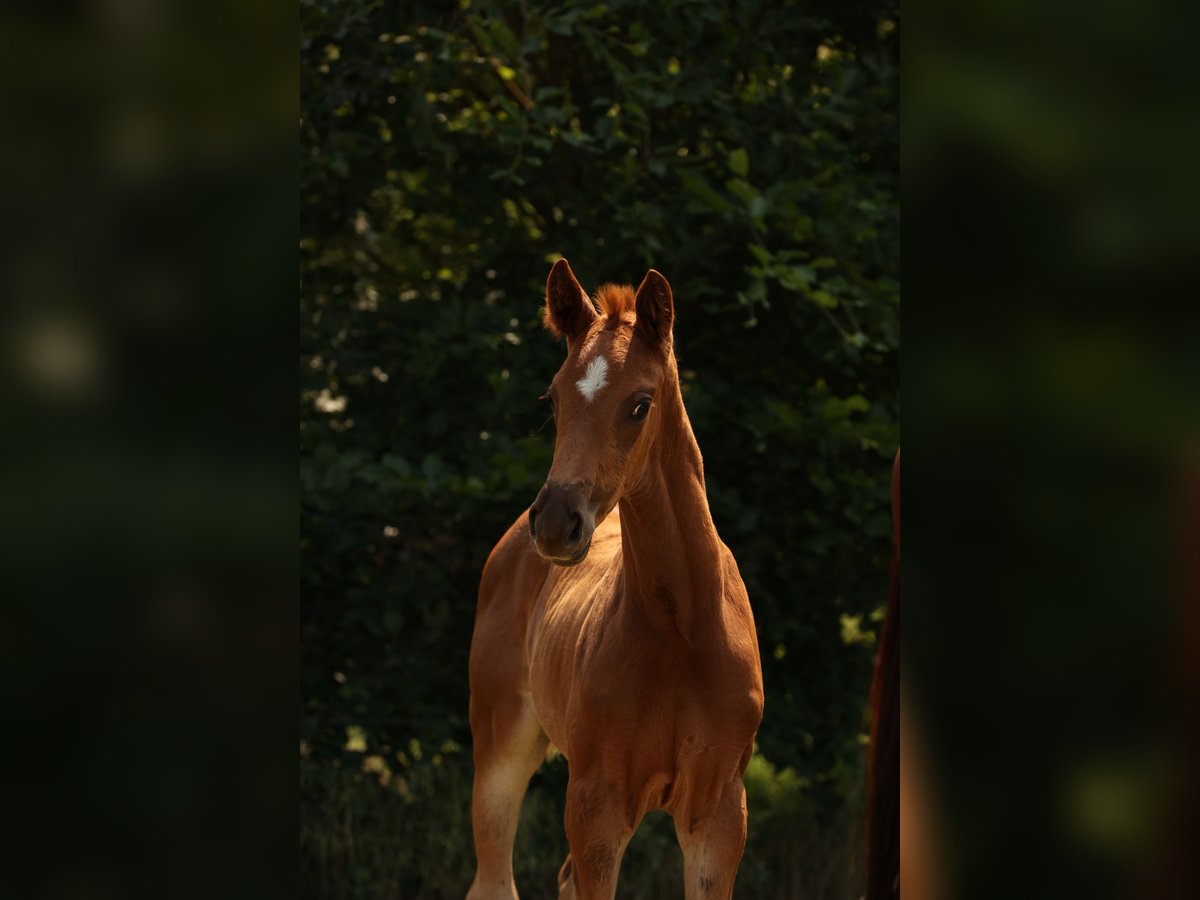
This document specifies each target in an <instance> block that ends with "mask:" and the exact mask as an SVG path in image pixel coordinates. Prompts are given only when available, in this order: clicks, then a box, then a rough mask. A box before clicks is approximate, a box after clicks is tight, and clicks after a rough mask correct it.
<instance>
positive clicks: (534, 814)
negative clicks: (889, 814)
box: [300, 748, 862, 900]
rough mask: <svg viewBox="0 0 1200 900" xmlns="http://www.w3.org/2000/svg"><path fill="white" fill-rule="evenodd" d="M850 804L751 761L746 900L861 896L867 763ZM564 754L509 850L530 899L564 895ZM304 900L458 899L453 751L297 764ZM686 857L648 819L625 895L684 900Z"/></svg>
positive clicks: (739, 889)
mask: <svg viewBox="0 0 1200 900" xmlns="http://www.w3.org/2000/svg"><path fill="white" fill-rule="evenodd" d="M838 781H839V785H838V791H839V794H838V795H839V796H841V797H843V798H844V801H845V802H844V807H843V808H842V809H839V810H834V811H833V812H828V811H826V812H825V813H824V814H823V815H822V814H819V813H818V811H817V809H816V807H815V804H814V801H813V792H812V790H811V786H810V785H809V783H808V782H807V781H806V780H804V779H802V778H800V777H798V776H797V775H796V774H795V772H793V771H792V770H790V769H782V770H776V769H775V768H774V767H773V766H772V765H771V764H770V763H769V762H768V761H767V760H766V759H764V758H763V757H762V756H760V755H757V754H756V755H755V757H754V758H753V759H752V760H751V763H750V767H749V768H748V769H747V772H746V791H747V802H748V804H749V809H750V835H749V839H748V841H747V846H746V854H745V856H744V858H743V860H742V865H741V868H740V869H739V872H738V880H737V886H736V889H735V892H734V896H735V897H737V898H756V900H764V898H767V900H769V898H781V900H782V898H787V900H792V898H796V900H834V898H836V900H846V898H853V897H858V896H859V895H860V894H861V893H862V890H861V872H860V871H859V870H858V866H857V865H856V862H857V860H858V859H859V858H860V857H861V852H859V851H858V848H859V841H860V838H861V834H860V830H859V828H858V810H859V808H860V807H861V800H862V772H861V765H860V766H858V767H857V768H856V770H855V771H854V772H847V773H843V774H842V775H841V776H840V777H839V779H838ZM566 783H567V767H566V762H565V761H564V760H562V759H559V760H556V761H554V762H552V763H549V764H547V765H546V766H543V767H542V769H541V770H540V771H539V772H538V773H537V774H536V775H535V776H534V778H533V781H532V783H531V784H530V788H529V792H528V793H527V794H526V797H525V804H524V806H523V808H522V810H521V825H520V829H519V831H518V834H517V844H516V847H515V849H514V853H513V858H514V868H515V871H516V879H517V887H518V889H519V890H520V892H521V896H522V898H524V900H544V898H554V897H556V896H557V891H556V884H555V881H556V876H557V873H558V868H559V866H560V865H561V864H562V861H563V859H564V857H565V856H566V854H567V841H566V837H565V835H564V834H563V825H562V817H563V797H564V795H565V791H566ZM300 793H301V828H300V850H301V884H302V890H301V896H302V898H305V900H308V898H321V900H443V898H445V900H449V898H461V897H463V896H464V895H465V894H466V891H467V887H468V886H469V885H470V883H471V878H472V876H473V875H474V870H475V854H474V849H473V847H472V844H471V824H470V823H471V819H470V809H471V766H470V758H469V754H468V753H466V752H465V751H461V750H458V749H457V748H450V750H449V752H445V753H440V754H434V755H432V756H430V757H428V758H421V756H420V749H419V748H417V752H416V753H410V754H397V756H396V759H394V760H392V761H391V762H388V761H386V760H384V759H383V758H382V757H380V756H364V755H363V754H358V753H348V754H347V755H346V756H345V757H343V758H342V759H340V760H336V761H332V762H328V761H326V762H318V761H317V760H314V759H309V758H302V759H301V769H300ZM682 869H683V864H682V858H681V856H680V853H679V847H678V845H677V844H676V842H675V831H674V827H673V823H672V822H671V819H670V818H669V817H668V816H667V815H666V814H664V813H661V812H656V813H651V814H650V815H648V816H647V817H646V819H645V821H644V822H643V823H642V826H641V828H640V829H639V830H638V833H637V834H636V835H635V836H634V839H633V841H632V842H631V843H630V845H629V849H628V851H627V852H626V854H625V859H624V861H623V862H622V865H621V878H620V887H619V889H618V891H617V896H618V897H619V898H622V900H658V898H664V897H682V896H683V887H682Z"/></svg>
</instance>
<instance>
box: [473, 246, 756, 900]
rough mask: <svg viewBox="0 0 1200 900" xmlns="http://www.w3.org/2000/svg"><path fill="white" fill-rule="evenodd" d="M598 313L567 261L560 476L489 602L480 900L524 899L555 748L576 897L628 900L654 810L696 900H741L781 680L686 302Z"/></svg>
mask: <svg viewBox="0 0 1200 900" xmlns="http://www.w3.org/2000/svg"><path fill="white" fill-rule="evenodd" d="M596 299H597V301H598V303H599V307H600V311H599V312H597V310H596V308H595V307H594V306H593V305H592V302H591V301H590V300H589V299H588V296H587V294H585V293H584V291H583V288H581V287H580V286H579V282H578V281H576V280H575V276H574V274H572V272H571V267H570V266H569V265H567V261H566V260H565V259H560V260H559V261H558V262H557V263H555V265H554V268H553V269H552V270H551V271H550V277H549V279H548V281H547V284H546V313H545V321H546V326H547V328H548V329H549V330H550V331H551V332H552V333H554V334H556V335H565V336H566V338H567V359H566V362H564V363H563V365H562V368H560V369H559V370H558V374H557V375H556V376H555V377H554V381H553V382H552V384H551V386H550V390H549V391H548V394H549V398H550V400H551V402H552V403H553V405H554V417H555V421H556V425H557V440H556V444H555V449H554V461H553V463H552V465H551V467H550V475H549V477H548V478H547V480H546V484H545V486H544V487H543V488H542V490H541V492H540V493H539V494H538V496H537V499H536V500H535V501H534V503H533V506H532V507H530V509H529V511H528V512H527V513H526V514H524V515H522V516H521V517H520V518H519V519H518V520H517V521H516V522H515V523H514V524H513V526H512V527H511V528H509V529H508V532H507V533H506V534H505V535H504V537H503V538H501V540H500V543H498V544H497V545H496V547H495V549H493V550H492V553H491V556H490V557H489V558H488V561H487V565H486V566H485V568H484V571H483V579H482V582H481V584H480V586H479V606H478V610H477V612H476V617H475V634H474V638H473V640H472V642H471V669H470V674H471V732H472V734H473V736H474V745H475V746H474V754H475V786H474V792H473V797H472V822H473V826H474V832H475V852H476V856H477V857H478V861H479V865H478V869H477V870H476V875H475V881H474V882H473V883H472V885H471V890H470V892H469V893H468V894H467V897H468V900H484V898H506V900H510V898H514V897H516V896H517V890H516V887H515V886H514V885H513V872H512V848H513V840H514V838H515V837H516V830H517V820H518V817H519V814H520V810H521V801H522V798H523V797H524V794H525V788H526V786H527V784H528V782H529V778H530V776H531V775H532V774H533V772H534V771H535V770H536V769H537V768H538V766H539V765H540V764H541V762H542V760H543V759H545V758H546V757H547V754H548V752H550V751H552V749H553V748H555V747H556V748H558V749H559V750H560V751H561V752H562V753H563V755H564V756H566V758H567V760H568V765H569V769H570V779H569V784H568V787H567V804H566V816H565V822H566V830H567V838H568V840H569V842H570V847H571V852H570V854H569V855H568V856H567V859H566V861H565V862H564V863H563V866H562V869H561V870H560V872H559V897H560V898H563V897H577V898H580V900H592V898H605V900H611V898H612V897H613V896H614V894H615V892H616V885H617V872H618V870H619V868H620V864H621V856H622V854H623V853H624V851H625V846H626V844H627V843H628V842H629V839H630V837H632V836H633V833H634V831H635V830H636V829H637V826H638V823H639V822H640V821H641V819H642V817H643V816H644V815H645V814H646V812H648V811H649V810H652V809H664V810H666V811H667V812H668V813H669V814H670V815H671V816H672V818H673V819H674V820H675V833H676V835H677V837H678V840H679V844H680V846H681V847H682V849H683V859H684V877H685V880H686V886H687V888H686V894H687V898H688V900H699V898H729V897H730V896H731V894H732V892H733V879H734V875H735V874H736V872H737V868H738V863H739V861H740V860H741V856H742V849H743V848H744V846H745V843H746V792H745V789H744V788H743V785H742V776H743V774H744V773H745V770H746V763H747V762H748V761H749V759H750V753H751V750H752V748H753V744H754V735H755V732H756V731H757V730H758V725H759V721H760V720H761V718H762V707H763V688H762V670H761V667H760V664H759V656H758V641H757V638H756V635H755V630H754V618H753V615H752V614H751V611H750V603H749V601H748V600H747V598H746V588H745V585H744V584H743V583H742V579H741V576H740V575H739V574H738V568H737V564H736V563H735V562H734V559H733V555H732V554H731V553H730V552H729V549H728V548H727V547H726V546H725V545H724V544H723V543H722V542H721V539H720V538H719V537H718V536H717V531H716V528H714V527H713V521H712V517H711V515H710V514H709V510H708V499H707V497H706V495H705V490H704V468H703V464H702V462H701V459H700V450H699V448H698V447H697V446H696V439H695V437H694V436H693V434H692V428H691V424H690V423H689V422H688V417H687V413H686V412H685V411H684V407H683V398H682V396H681V395H680V392H679V372H678V369H677V367H676V364H675V354H674V350H673V347H672V339H671V324H672V320H673V318H674V300H673V299H672V296H671V288H670V286H669V285H668V284H667V281H666V279H665V278H663V276H662V275H660V274H659V273H658V272H656V271H654V270H653V269H651V270H650V272H649V273H647V275H646V278H645V280H644V281H643V282H642V284H641V286H640V287H639V288H638V289H637V291H636V293H635V292H634V291H633V290H632V288H630V287H617V286H613V285H608V286H605V287H602V288H600V289H599V290H598V291H597V298H596Z"/></svg>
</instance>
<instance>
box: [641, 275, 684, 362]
mask: <svg viewBox="0 0 1200 900" xmlns="http://www.w3.org/2000/svg"><path fill="white" fill-rule="evenodd" d="M674 321H675V298H674V297H672V296H671V285H669V284H667V279H665V278H663V276H662V274H661V273H659V272H656V271H655V270H654V269H651V270H650V271H649V272H647V273H646V277H645V278H643V279H642V284H641V286H640V287H639V288H638V289H637V330H638V331H639V332H641V333H642V334H643V335H644V336H645V337H646V339H647V340H648V341H650V343H652V344H655V345H662V346H666V345H667V344H668V343H670V340H671V324H672V323H673V322H674Z"/></svg>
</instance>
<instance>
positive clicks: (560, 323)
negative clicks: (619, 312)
mask: <svg viewBox="0 0 1200 900" xmlns="http://www.w3.org/2000/svg"><path fill="white" fill-rule="evenodd" d="M595 318H596V310H595V308H594V307H593V306H592V301H591V300H589V299H588V295H587V294H585V293H584V292H583V288H581V287H580V286H579V282H578V281H576V280H575V273H574V272H572V271H571V267H570V265H568V264H567V261H566V260H565V259H560V260H559V261H558V262H556V263H555V264H554V268H552V269H551V270H550V277H549V278H547V279H546V310H545V312H544V313H543V314H542V321H543V323H544V324H545V326H546V328H547V329H549V331H550V333H551V334H553V335H554V336H555V337H557V336H558V335H560V334H565V335H566V336H567V341H568V342H569V341H573V340H574V339H575V338H577V337H579V335H581V334H583V333H584V332H585V331H587V329H588V326H590V325H591V324H592V322H593V320H594V319H595Z"/></svg>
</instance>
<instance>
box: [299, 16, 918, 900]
mask: <svg viewBox="0 0 1200 900" xmlns="http://www.w3.org/2000/svg"><path fill="white" fill-rule="evenodd" d="M301 27H302V43H301V79H302V91H303V103H302V110H301V113H302V116H301V127H300V140H301V177H302V184H301V191H302V202H303V207H302V214H301V223H300V225H301V290H300V301H301V321H300V336H301V348H300V350H301V356H300V371H301V381H302V393H301V433H300V440H301V464H300V477H301V485H302V508H301V535H300V538H301V548H302V561H303V571H302V595H303V596H302V623H301V629H302V631H301V637H302V642H303V657H302V667H301V679H302V698H303V699H302V717H301V736H302V738H303V739H304V741H305V742H306V746H307V747H308V748H309V751H310V753H311V757H310V761H309V762H308V763H307V764H308V765H309V766H311V767H317V766H320V765H325V766H333V765H334V764H335V763H337V762H338V761H340V760H342V759H343V756H344V754H345V752H346V751H345V749H344V745H345V743H346V740H347V728H350V727H355V728H361V729H363V730H364V731H363V734H362V740H363V742H364V744H365V748H366V749H367V750H368V751H369V752H372V753H378V754H380V755H382V756H384V757H391V756H394V755H395V754H396V753H398V752H401V751H405V750H406V748H407V747H408V746H409V742H410V741H412V740H417V741H419V742H420V744H421V745H422V746H441V745H443V743H444V742H447V741H450V742H453V744H455V745H458V746H464V747H466V746H469V740H470V735H469V729H468V728H467V721H466V710H467V684H466V657H467V650H468V646H469V642H470V633H471V625H472V619H473V611H474V602H475V591H476V588H477V584H478V577H479V573H480V570H481V568H482V566H483V562H484V560H485V559H486V557H487V554H488V551H489V550H490V549H491V547H492V545H493V544H494V543H495V541H496V540H497V539H498V538H499V536H500V535H501V534H502V533H503V531H504V529H505V528H507V527H508V525H509V524H510V523H511V522H512V521H513V520H514V519H515V518H516V517H517V516H518V515H520V514H521V513H522V512H523V511H524V509H525V508H526V506H527V505H528V503H529V502H530V501H531V500H532V499H533V497H534V496H535V494H536V492H537V490H538V488H539V486H540V485H541V482H542V480H543V479H544V476H545V473H546V471H547V469H548V468H549V463H550V459H551V455H552V451H553V431H552V425H550V424H548V423H547V422H546V419H547V410H546V409H545V408H544V407H542V406H541V405H539V404H538V403H537V401H536V400H535V398H536V397H537V396H538V395H539V394H540V393H541V392H542V391H543V390H544V388H545V385H546V383H547V382H548V381H549V379H550V378H551V376H552V375H553V373H554V372H555V370H556V369H557V367H558V365H559V364H560V362H561V359H562V354H563V348H562V347H561V345H558V346H556V345H555V343H554V342H553V341H552V340H551V338H550V337H549V336H548V335H546V334H545V333H544V332H543V331H541V329H540V325H539V315H538V314H539V306H540V304H541V300H542V295H543V292H544V285H545V278H546V274H547V272H548V270H549V265H550V262H551V261H552V260H553V259H555V258H557V256H558V255H559V254H562V255H565V256H567V257H568V258H569V259H570V260H571V264H572V267H573V268H574V269H575V271H576V273H577V274H578V275H579V276H580V278H581V279H582V280H583V282H584V285H585V287H595V286H596V285H598V284H600V283H602V282H604V281H623V282H629V281H633V282H636V281H637V280H639V279H640V278H641V276H642V275H643V274H644V272H645V270H646V268H647V267H649V266H654V267H655V268H658V269H659V270H660V271H662V272H663V273H664V274H665V275H666V276H667V277H668V279H669V280H670V281H671V284H672V287H673V288H674V291H675V296H676V304H677V310H676V312H677V324H676V345H677V349H678V354H679V358H680V365H681V370H682V377H683V382H684V391H685V397H686V401H687V405H688V409H689V413H690V415H691V418H692V422H693V426H694V428H695V431H696V435H697V438H698V440H699V443H700V447H701V449H702V451H703V453H704V458H705V463H706V475H707V479H708V488H709V497H710V502H711V505H712V509H713V515H714V518H715V520H716V523H717V526H718V528H719V530H720V532H721V535H722V537H723V538H724V540H725V542H726V543H727V544H729V546H730V547H731V548H732V550H733V551H734V554H735V555H736V557H737V560H738V563H739V566H740V568H741V571H742V574H743V577H744V578H745V580H746V583H747V587H748V589H749V593H750V598H751V602H752V604H753V606H754V610H755V615H756V618H757V622H758V627H759V638H760V644H761V647H762V651H763V664H764V670H765V672H764V676H765V682H766V691H767V702H766V712H765V718H764V721H763V725H762V730H761V732H760V735H759V741H760V745H761V747H762V749H763V752H764V754H765V756H766V758H768V759H770V760H772V761H773V762H774V763H776V764H778V765H780V766H782V767H785V769H784V770H785V771H790V772H793V773H795V777H796V778H797V779H802V780H803V784H804V786H805V788H804V792H803V796H804V803H803V804H797V805H796V806H795V809H794V814H795V818H793V819H789V820H788V822H789V823H790V824H789V825H788V826H787V827H788V828H789V829H790V830H791V831H792V832H794V833H796V834H810V833H811V834H817V833H819V829H820V828H821V827H826V830H828V827H827V826H830V825H831V823H835V822H840V821H843V820H845V817H846V815H847V810H848V809H849V808H850V804H851V803H852V802H853V799H852V797H851V795H850V793H848V790H849V789H848V787H847V785H848V784H851V783H853V782H854V779H853V778H852V777H849V775H848V774H847V773H850V774H853V773H855V772H858V771H860V769H861V766H862V744H861V741H860V735H861V734H862V732H863V730H864V728H865V722H864V707H865V697H866V691H867V685H868V683H869V678H870V671H871V665H872V658H873V651H874V630H875V629H876V628H877V622H876V621H875V620H874V619H873V618H872V613H873V612H875V611H876V610H877V609H878V607H879V606H880V605H881V604H882V602H883V598H884V595H885V591H886V564H887V559H888V552H889V546H888V539H889V535H890V523H889V517H888V507H887V497H888V490H887V488H888V478H889V474H890V460H891V456H892V454H893V452H894V451H895V448H896V445H897V443H898V439H899V428H898V420H899V396H898V377H897V371H898V354H899V283H898V278H899V241H898V228H899V214H898V194H897V183H896V181H897V178H896V176H897V172H896V169H897V161H898V102H897V91H898V82H897V72H896V65H897V45H898V36H899V35H898V32H899V25H898V15H897V12H896V10H895V8H894V6H893V5H892V4H890V3H849V4H842V3H837V4H834V3H828V2H827V3H817V4H798V3H797V4H789V3H776V2H771V3H768V2H765V0H763V2H745V3H737V4H725V3H715V2H705V0H686V2H683V0H669V2H665V3H661V4H654V5H653V6H647V5H645V4H640V3H634V2H632V0H624V2H622V0H617V2H612V3H607V4H600V3H578V2H565V3H559V4H555V5H549V4H544V3H535V4H529V3H511V2H498V0H484V2H480V0H461V2H460V3H459V4H458V6H457V7H454V6H453V5H450V4H444V3H410V4H404V5H403V6H402V7H401V6H393V5H392V4H387V3H383V2H380V0H368V2H363V0H303V2H302V4H301ZM848 621H851V622H854V623H855V624H854V626H853V628H852V629H851V632H852V637H853V639H852V640H843V634H844V633H846V631H847V627H848V626H847V625H846V622H848ZM331 772H341V775H345V772H344V771H341V770H331ZM327 774H328V777H329V778H335V777H340V776H335V775H334V774H329V773H327ZM538 777H539V778H540V777H542V776H538ZM310 783H311V785H312V786H313V790H324V789H325V787H322V785H324V782H323V781H322V780H321V778H318V777H317V776H315V775H314V776H313V779H312V781H311V782H310ZM547 790H548V788H547ZM310 799H311V798H310ZM444 802H445V803H446V804H448V805H449V804H458V805H464V809H465V804H466V802H467V801H466V794H465V793H463V794H461V795H460V794H457V793H452V792H448V793H446V794H445V796H444ZM755 802H756V801H755V800H754V799H752V800H751V803H752V806H751V822H752V823H753V822H754V821H755V818H756V817H757V816H758V815H759V812H758V811H757V809H756V807H755V806H754V804H755ZM785 806H786V805H785ZM781 808H783V807H781ZM786 808H791V807H786ZM461 812H462V810H457V811H455V812H454V813H453V815H455V816H458V815H460V814H461ZM445 815H447V816H449V815H451V812H450V811H448V810H447V811H445ZM339 821H340V820H339ZM465 821H466V820H465V819H462V820H455V821H454V822H448V823H447V826H448V827H451V826H452V827H454V828H458V829H459V832H456V836H455V838H454V839H455V840H462V841H466V842H467V843H466V844H465V845H464V847H465V850H464V852H466V853H467V857H464V858H467V859H469V849H470V848H469V831H462V829H463V828H464V827H465V825H464V823H465ZM810 826H811V829H813V830H811V831H806V830H805V829H810ZM330 827H332V826H330ZM780 827H784V826H783V825H782V824H781V825H780ZM551 830H552V829H551ZM835 830H836V829H835ZM655 833H656V832H655ZM560 839H561V838H555V840H560ZM643 840H647V838H645V837H644V836H643V837H639V842H641V841H643ZM548 841H550V838H549V837H548V836H547V837H546V838H545V839H544V840H542V841H540V842H539V843H538V844H537V846H549V844H548V843H547V842H548ZM639 842H635V845H634V846H633V847H631V850H630V853H631V854H634V853H636V852H637V849H636V848H637V846H638V843H639ZM522 846H526V847H528V848H530V852H533V849H532V848H533V845H525V844H522ZM806 846H807V845H806ZM439 852H441V851H439ZM523 852H525V851H522V850H520V849H519V850H518V863H519V865H524V863H523V862H522V859H524V858H523V857H522V856H521V853H523ZM806 852H808V851H806ZM430 856H431V854H426V857H430ZM829 856H830V853H829V852H827V853H826V857H829ZM439 858H449V857H446V856H445V854H443V855H442V857H439ZM455 858H457V857H455ZM634 858H635V857H634V856H632V855H631V857H630V859H631V860H632V859H634ZM432 862H433V861H432V859H431V860H430V863H431V864H432ZM397 865H399V863H397ZM630 865H632V863H630ZM755 865H756V863H755V862H754V860H753V859H752V858H751V855H750V853H749V851H748V856H747V861H746V863H745V864H744V869H743V875H742V876H741V877H742V878H743V879H746V878H751V879H752V878H753V876H752V871H753V870H754V866H755ZM467 868H468V870H469V869H470V866H469V865H468V866H467ZM339 871H349V870H339ZM373 871H374V874H373V875H369V876H364V877H367V878H368V880H371V879H374V880H373V881H372V883H373V884H376V885H378V884H381V883H382V881H380V880H379V879H382V878H384V876H383V874H382V872H383V871H385V870H382V869H381V870H373ZM397 871H399V870H397ZM406 871H407V870H406ZM538 871H541V870H540V869H539V870H538ZM627 871H628V870H627ZM771 871H773V872H776V873H777V872H778V869H777V868H774V869H772V870H771ZM551 874H553V873H551ZM354 877H357V876H354ZM396 877H398V878H399V877H400V876H399V875H397V876H396ZM404 877H405V878H407V877H408V876H404ZM537 877H539V878H540V877H544V876H543V875H539V876H537ZM452 883H453V884H457V882H455V881H447V882H446V884H452ZM398 884H400V885H402V886H404V891H403V893H404V895H405V896H408V895H409V894H410V893H411V891H410V890H409V888H408V887H407V885H409V884H410V882H409V881H406V880H404V879H403V878H402V879H401V880H400V881H399V882H398ZM764 884H765V882H764ZM630 889H631V890H632V889H634V888H633V886H632V885H631V886H630ZM338 890H339V891H340V890H342V888H338ZM447 890H448V891H449V892H448V894H447V895H453V893H454V892H453V891H450V890H449V889H447ZM739 890H740V888H739ZM330 895H333V894H332V893H331V894H330ZM372 895H373V894H371V893H370V892H369V891H367V890H366V888H365V887H364V888H363V892H361V893H358V894H353V896H372ZM427 895H428V896H434V894H427ZM345 896H351V894H345ZM647 896H653V894H648V895H647Z"/></svg>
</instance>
